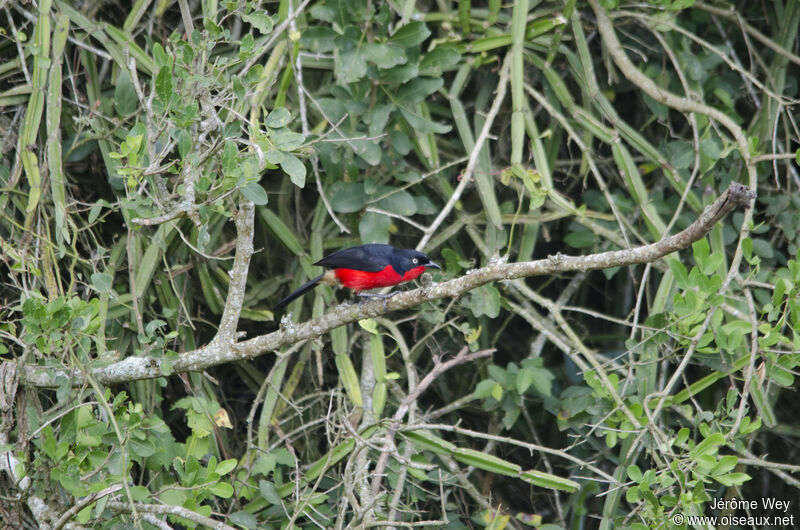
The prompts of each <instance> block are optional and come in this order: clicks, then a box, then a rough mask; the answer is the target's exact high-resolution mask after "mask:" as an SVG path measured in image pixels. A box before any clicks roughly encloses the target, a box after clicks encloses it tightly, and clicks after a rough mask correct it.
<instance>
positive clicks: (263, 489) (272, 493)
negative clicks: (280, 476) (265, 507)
mask: <svg viewBox="0 0 800 530" xmlns="http://www.w3.org/2000/svg"><path fill="white" fill-rule="evenodd" d="M258 492H259V493H260V494H261V497H263V498H264V500H265V501H267V502H268V503H270V504H273V505H280V504H281V496H280V495H278V490H277V489H275V484H273V483H272V482H269V481H266V480H259V481H258Z"/></svg>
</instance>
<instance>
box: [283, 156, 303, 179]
mask: <svg viewBox="0 0 800 530" xmlns="http://www.w3.org/2000/svg"><path fill="white" fill-rule="evenodd" d="M281 169H283V171H285V172H286V174H287V175H289V178H290V179H291V181H292V184H294V185H295V186H297V187H298V188H302V187H303V186H305V185H306V166H305V164H303V163H302V162H301V161H300V159H298V158H297V157H296V156H294V155H290V154H289V153H284V156H283V160H281Z"/></svg>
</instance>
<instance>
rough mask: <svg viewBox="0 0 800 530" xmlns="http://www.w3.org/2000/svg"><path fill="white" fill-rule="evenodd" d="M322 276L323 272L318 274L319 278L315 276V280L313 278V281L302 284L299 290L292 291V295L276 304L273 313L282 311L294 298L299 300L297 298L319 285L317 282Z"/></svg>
mask: <svg viewBox="0 0 800 530" xmlns="http://www.w3.org/2000/svg"><path fill="white" fill-rule="evenodd" d="M323 276H325V273H324V272H323V273H322V274H320V275H319V276H317V277H316V278H313V279H311V280H308V281H307V282H306V283H304V284H303V285H302V286H301V287H300V288H299V289H297V290H296V291H294V292H293V293H292V294H290V295H289V296H287V297H286V298H284V299H283V300H281V301H280V302H278V304H277V305H276V306H275V311H276V312H277V311H280V310H281V309H283V308H284V307H286V306H287V305H289V303H290V302H291V301H292V300H294V299H295V298H299V297H301V296H303V295H304V294H306V293H307V292H308V291H310V290H311V289H313V288H314V287H316V286H317V284H318V283H319V281H320V280H321V279H322V277H323Z"/></svg>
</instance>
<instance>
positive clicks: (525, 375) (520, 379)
mask: <svg viewBox="0 0 800 530" xmlns="http://www.w3.org/2000/svg"><path fill="white" fill-rule="evenodd" d="M515 382H516V386H517V393H518V394H520V395H522V394H524V393H525V391H526V390H528V387H530V386H531V383H533V371H531V370H525V369H522V370H520V371H519V373H518V374H517V379H516V381H515Z"/></svg>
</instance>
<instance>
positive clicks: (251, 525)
mask: <svg viewBox="0 0 800 530" xmlns="http://www.w3.org/2000/svg"><path fill="white" fill-rule="evenodd" d="M228 522H230V523H232V524H235V525H239V526H241V527H244V528H247V529H248V530H249V529H253V530H255V529H256V528H258V520H257V519H256V517H255V516H254V515H253V514H251V513H248V512H245V511H244V510H242V511H238V512H233V513H232V514H231V515H230V517H228Z"/></svg>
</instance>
